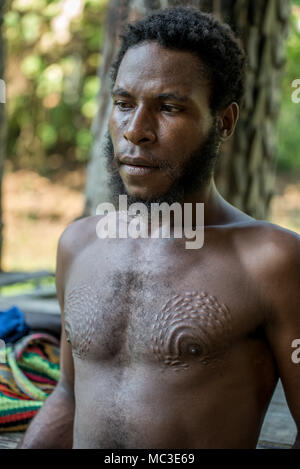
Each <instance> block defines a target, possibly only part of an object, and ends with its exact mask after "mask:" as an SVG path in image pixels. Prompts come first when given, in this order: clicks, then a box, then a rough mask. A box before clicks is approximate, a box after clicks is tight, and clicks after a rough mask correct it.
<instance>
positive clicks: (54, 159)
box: [4, 0, 107, 177]
mask: <svg viewBox="0 0 300 469" xmlns="http://www.w3.org/2000/svg"><path fill="white" fill-rule="evenodd" d="M106 6H107V0H67V1H62V0H10V1H7V7H6V9H7V13H6V14H5V17H4V25H5V26H4V27H5V29H4V35H5V37H6V41H7V77H6V80H7V83H8V100H7V101H8V105H7V112H8V155H7V158H8V159H9V161H10V162H11V163H12V169H14V170H16V169H20V168H27V169H32V170H34V171H37V172H38V173H39V174H41V175H43V176H48V177H51V175H52V173H53V172H54V171H56V170H57V169H59V168H62V167H63V168H67V169H75V168H77V167H78V166H79V165H82V164H83V163H85V162H86V160H87V158H88V155H89V148H90V144H91V133H90V126H91V121H92V118H93V116H94V113H95V111H96V96H97V93H98V91H99V87H100V83H99V78H98V77H97V73H96V72H97V68H98V66H99V65H100V63H101V54H100V53H99V51H100V47H101V44H102V42H103V28H104V25H105V12H106Z"/></svg>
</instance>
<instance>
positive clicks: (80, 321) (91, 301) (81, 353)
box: [65, 285, 99, 358]
mask: <svg viewBox="0 0 300 469" xmlns="http://www.w3.org/2000/svg"><path fill="white" fill-rule="evenodd" d="M65 304H66V307H65V331H66V337H67V341H68V342H70V343H72V349H73V354H74V355H76V356H78V357H80V358H85V357H86V356H87V354H88V352H89V350H90V348H91V346H92V345H93V344H94V342H95V333H94V331H95V328H96V324H97V317H98V311H99V296H98V294H97V293H95V291H94V290H93V289H92V288H91V287H90V286H88V285H82V286H80V287H76V288H75V289H74V290H72V291H71V292H70V294H69V295H68V297H67V301H66V302H65Z"/></svg>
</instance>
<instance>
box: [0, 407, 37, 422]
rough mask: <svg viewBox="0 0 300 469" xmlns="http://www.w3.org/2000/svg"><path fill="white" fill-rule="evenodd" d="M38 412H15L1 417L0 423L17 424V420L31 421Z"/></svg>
mask: <svg viewBox="0 0 300 469" xmlns="http://www.w3.org/2000/svg"><path fill="white" fill-rule="evenodd" d="M38 411H39V409H37V410H30V411H28V412H20V413H18V412H16V413H15V414H11V415H3V416H2V417H0V423H8V422H17V421H18V420H24V419H31V418H33V417H34V416H35V414H36V413H37V412H38Z"/></svg>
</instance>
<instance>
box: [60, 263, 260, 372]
mask: <svg viewBox="0 0 300 469" xmlns="http://www.w3.org/2000/svg"><path fill="white" fill-rule="evenodd" d="M186 260H187V262H185V260H182V259H178V262H176V258H175V259H174V258H173V259H171V260H170V259H169V258H168V259H162V260H161V262H157V261H156V262H155V263H154V262H151V260H150V262H149V259H148V260H147V262H144V261H145V259H141V258H140V259H139V261H138V262H136V263H135V264H133V263H132V262H130V263H126V262H125V263H124V262H123V263H122V264H120V265H118V264H117V263H115V262H114V261H113V260H111V262H109V259H108V261H103V263H102V266H101V268H90V269H84V271H80V269H78V266H76V264H75V265H74V268H73V269H72V271H71V273H70V277H69V281H68V284H67V288H66V292H65V330H66V334H67V338H68V339H69V341H70V342H71V344H72V349H73V353H74V356H75V357H77V358H79V359H83V360H84V359H88V360H91V359H93V360H95V361H109V360H117V361H118V363H124V364H126V363H130V362H132V361H135V362H139V361H140V362H141V361H143V362H149V363H155V364H156V365H160V366H161V367H162V368H165V367H167V368H172V369H173V370H174V371H180V370H184V369H187V368H189V367H190V366H192V365H193V364H194V363H199V364H201V365H202V364H203V365H205V364H207V363H211V362H214V361H215V360H218V359H220V358H222V357H223V356H224V354H226V352H227V351H229V350H230V347H231V346H232V344H234V343H235V342H236V341H238V340H240V338H241V337H243V335H244V336H245V335H247V334H248V333H249V332H252V331H253V330H255V329H256V327H257V324H258V323H259V317H260V316H259V314H258V313H257V310H256V308H255V300H254V298H253V295H252V298H251V292H250V291H248V290H249V285H248V286H247V284H246V283H243V281H242V280H241V278H240V277H241V276H240V275H238V272H235V273H233V272H231V274H230V273H229V272H228V271H227V270H226V269H225V268H224V265H223V263H220V264H219V266H218V265H216V262H217V260H216V259H215V262H214V263H213V265H210V264H209V263H208V262H207V260H206V261H204V262H203V263H202V264H201V265H197V263H193V262H189V261H188V260H189V259H186ZM251 302H252V304H251Z"/></svg>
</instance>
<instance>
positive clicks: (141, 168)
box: [120, 156, 158, 176]
mask: <svg viewBox="0 0 300 469" xmlns="http://www.w3.org/2000/svg"><path fill="white" fill-rule="evenodd" d="M120 163H121V167H120V169H123V170H124V171H125V172H126V173H127V174H130V175H133V176H145V175H147V174H150V173H152V172H153V171H155V170H157V169H158V166H156V165H154V164H153V163H152V162H151V161H149V160H147V159H145V158H141V157H135V158H132V157H129V156H125V157H123V158H120Z"/></svg>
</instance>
